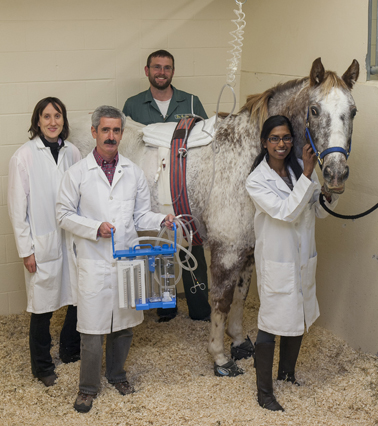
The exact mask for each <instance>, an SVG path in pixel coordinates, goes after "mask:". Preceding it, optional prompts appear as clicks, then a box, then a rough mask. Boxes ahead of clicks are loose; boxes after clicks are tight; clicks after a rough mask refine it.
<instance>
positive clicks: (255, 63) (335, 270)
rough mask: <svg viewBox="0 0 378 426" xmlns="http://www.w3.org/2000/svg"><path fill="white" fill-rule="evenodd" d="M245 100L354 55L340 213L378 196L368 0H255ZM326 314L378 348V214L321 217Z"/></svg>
mask: <svg viewBox="0 0 378 426" xmlns="http://www.w3.org/2000/svg"><path fill="white" fill-rule="evenodd" d="M244 9H245V12H246V14H247V22H248V24H247V28H246V40H245V45H244V48H243V61H242V75H241V93H240V103H241V104H242V103H243V101H244V100H245V97H246V95H248V94H251V93H259V92H262V91H264V90H266V89H268V88H269V87H271V86H273V85H274V84H277V83H279V82H284V81H287V80H291V79H293V78H297V77H303V76H306V75H308V74H309V71H310V68H311V64H312V61H313V60H314V59H316V58H317V57H319V56H320V57H321V58H322V61H323V64H324V66H325V67H326V69H330V70H333V71H337V72H338V74H339V75H341V74H343V73H344V71H345V70H346V69H347V68H348V66H349V65H350V64H351V62H352V60H353V59H357V60H358V61H359V63H360V67H361V71H360V78H359V80H358V83H357V84H356V86H355V88H354V90H353V96H354V98H355V101H356V104H357V108H358V114H357V116H356V119H355V124H354V136H353V145H352V154H351V157H350V159H349V160H348V163H349V165H350V171H351V172H350V178H349V180H348V182H347V185H346V192H345V193H344V194H343V195H342V196H341V199H340V202H339V205H338V207H337V211H339V212H342V213H344V214H354V213H357V212H361V211H364V210H366V209H367V208H369V207H371V206H372V205H374V204H375V203H377V202H378V187H377V183H376V182H377V176H378V175H377V170H378V162H377V161H376V159H377V158H378V144H377V139H378V120H377V114H378V81H376V80H375V81H370V82H366V68H365V56H366V52H367V28H368V27H367V24H368V0H318V1H316V2H313V1H310V0H269V1H264V2H262V1H257V0H248V1H247V3H246V4H245V5H244ZM316 239H317V248H318V256H319V261H318V270H317V287H318V299H319V304H320V312H321V316H320V319H319V320H318V321H317V324H319V325H321V326H323V327H325V328H328V329H330V330H331V331H333V332H334V333H336V334H337V335H339V336H341V337H342V338H344V339H345V340H346V341H348V343H350V344H351V345H352V346H353V347H355V348H361V349H362V350H364V351H367V352H371V353H377V351H378V309H377V303H378V278H377V277H378V212H375V213H373V214H371V215H370V216H369V217H367V218H364V219H359V220H357V221H355V222H350V221H343V220H340V219H336V218H333V217H328V218H327V219H325V220H318V221H317V233H316Z"/></svg>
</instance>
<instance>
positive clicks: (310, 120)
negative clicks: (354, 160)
mask: <svg viewBox="0 0 378 426" xmlns="http://www.w3.org/2000/svg"><path fill="white" fill-rule="evenodd" d="M358 74H359V64H358V62H357V61H356V60H353V62H352V64H351V65H350V67H349V68H348V69H347V71H346V72H345V73H344V75H343V76H342V77H341V78H340V77H338V76H337V75H336V74H335V73H333V72H331V71H325V70H324V67H323V64H322V62H321V60H320V58H318V59H316V60H315V61H314V62H313V64H312V68H311V73H310V90H309V103H308V108H307V114H308V116H307V123H306V126H307V129H308V131H309V134H310V135H311V138H312V140H313V143H314V146H315V149H316V152H317V153H319V154H322V155H321V157H322V158H321V160H320V162H321V163H322V165H321V167H322V172H323V178H324V186H325V189H326V190H327V191H329V192H335V193H339V194H341V193H342V192H344V189H345V181H346V180H347V179H348V176H349V167H348V165H347V157H348V155H349V152H350V149H351V143H352V130H353V118H354V116H355V115H356V112H357V109H356V105H355V103H354V100H353V97H352V94H351V90H352V88H353V85H354V83H355V82H356V80H357V78H358ZM314 146H313V148H314Z"/></svg>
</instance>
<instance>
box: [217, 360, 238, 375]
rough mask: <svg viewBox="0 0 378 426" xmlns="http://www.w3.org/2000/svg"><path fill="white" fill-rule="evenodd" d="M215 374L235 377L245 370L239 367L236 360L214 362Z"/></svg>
mask: <svg viewBox="0 0 378 426" xmlns="http://www.w3.org/2000/svg"><path fill="white" fill-rule="evenodd" d="M214 374H215V375H216V376H218V377H225V376H228V377H235V376H239V374H244V370H242V369H241V368H239V367H238V366H237V365H236V363H235V362H234V361H232V360H231V361H228V362H226V364H223V365H217V364H215V363H214Z"/></svg>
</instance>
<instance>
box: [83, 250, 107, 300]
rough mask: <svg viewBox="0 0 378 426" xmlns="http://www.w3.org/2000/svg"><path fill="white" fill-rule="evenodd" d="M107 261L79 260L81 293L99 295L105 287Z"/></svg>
mask: <svg viewBox="0 0 378 426" xmlns="http://www.w3.org/2000/svg"><path fill="white" fill-rule="evenodd" d="M105 269H106V261H105V260H92V259H82V258H80V259H78V271H79V272H78V288H79V291H80V292H84V293H87V294H97V293H99V292H100V291H101V290H102V288H103V287H104V281H105Z"/></svg>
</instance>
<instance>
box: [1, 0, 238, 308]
mask: <svg viewBox="0 0 378 426" xmlns="http://www.w3.org/2000/svg"><path fill="white" fill-rule="evenodd" d="M234 7H235V3H234V2H233V1H230V0H160V1H155V0H108V1H107V2H104V1H102V0H65V1H61V2H51V1H48V0H33V1H30V0H1V1H0V315H1V314H10V313H17V312H20V311H22V310H24V309H25V308H26V296H25V288H24V278H23V266H22V263H21V262H20V259H19V258H18V255H17V251H16V247H15V243H14V238H13V234H12V230H11V224H10V221H9V218H8V212H7V205H6V200H7V175H8V162H9V159H10V157H11V156H12V154H13V153H14V151H15V150H16V149H17V148H18V147H19V146H20V145H22V144H23V143H25V142H26V141H27V139H28V134H27V130H28V128H29V126H30V117H31V113H32V111H33V108H34V106H35V104H36V103H37V102H38V101H39V100H40V99H41V98H43V97H45V96H57V97H59V98H60V99H61V100H62V101H63V102H64V103H65V105H66V106H67V109H68V112H69V118H70V119H73V118H75V116H77V115H79V114H82V113H83V112H90V111H93V110H94V109H95V108H96V107H97V106H99V105H102V104H109V105H114V106H117V107H119V108H122V107H123V104H124V102H125V100H126V99H127V98H128V97H129V96H132V95H135V94H137V93H139V92H140V91H141V90H145V89H146V88H148V82H147V79H146V77H145V76H144V72H143V68H144V65H145V63H146V59H147V56H148V54H149V53H151V52H152V51H154V50H157V49H167V50H169V51H170V52H171V53H172V54H173V55H174V56H175V60H176V74H175V77H174V80H173V84H174V85H175V86H176V87H177V88H179V89H182V90H185V91H188V92H191V93H194V94H196V95H198V96H199V97H200V99H201V101H202V103H203V104H204V107H205V109H206V111H207V113H208V114H209V115H213V111H215V108H216V102H217V100H218V94H219V91H220V89H221V87H222V86H223V84H224V83H225V81H226V78H225V73H226V66H227V61H226V60H227V58H228V57H230V56H229V55H228V54H227V50H229V47H228V41H229V40H231V37H230V35H229V31H230V30H233V29H234V28H235V27H234V25H233V24H232V22H231V19H234V17H235V15H234V13H233V9H234ZM239 90H240V89H239V84H237V85H236V91H237V93H239ZM231 101H232V99H231V96H230V93H226V94H225V97H224V98H223V99H222V105H221V108H222V110H226V111H227V110H229V109H230V108H231V104H230V102H231Z"/></svg>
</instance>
